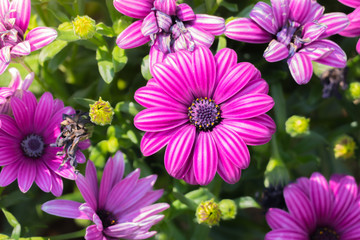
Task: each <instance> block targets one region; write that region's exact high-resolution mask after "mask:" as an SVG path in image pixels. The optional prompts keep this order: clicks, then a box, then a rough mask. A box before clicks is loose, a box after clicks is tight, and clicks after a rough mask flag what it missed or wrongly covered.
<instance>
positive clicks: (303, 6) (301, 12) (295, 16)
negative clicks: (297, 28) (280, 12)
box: [289, 0, 312, 24]
mask: <svg viewBox="0 0 360 240" xmlns="http://www.w3.org/2000/svg"><path fill="white" fill-rule="evenodd" d="M311 2H312V0H292V1H290V6H289V8H290V9H289V10H290V11H289V19H291V20H293V21H295V22H298V23H300V24H304V23H305V22H304V20H307V16H308V14H309V12H310V11H311V6H312V4H311Z"/></svg>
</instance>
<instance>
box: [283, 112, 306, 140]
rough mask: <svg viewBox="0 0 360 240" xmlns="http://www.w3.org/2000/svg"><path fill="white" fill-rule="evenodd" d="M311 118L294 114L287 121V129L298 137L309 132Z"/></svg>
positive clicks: (293, 135)
mask: <svg viewBox="0 0 360 240" xmlns="http://www.w3.org/2000/svg"><path fill="white" fill-rule="evenodd" d="M309 123H310V118H305V117H302V116H297V115H293V116H291V117H290V118H289V119H288V120H286V122H285V130H286V132H287V133H288V134H290V136H292V137H297V136H301V135H306V134H309Z"/></svg>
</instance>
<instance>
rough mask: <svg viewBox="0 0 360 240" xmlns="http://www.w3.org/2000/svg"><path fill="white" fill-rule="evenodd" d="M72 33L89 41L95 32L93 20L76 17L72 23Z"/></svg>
mask: <svg viewBox="0 0 360 240" xmlns="http://www.w3.org/2000/svg"><path fill="white" fill-rule="evenodd" d="M72 24H73V29H74V33H75V35H76V36H78V37H79V38H82V39H90V38H92V37H93V36H94V34H95V32H96V26H95V24H96V23H95V20H94V19H92V18H90V17H89V16H81V17H80V16H77V17H76V18H75V19H74V21H72Z"/></svg>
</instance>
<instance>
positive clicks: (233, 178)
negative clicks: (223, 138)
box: [217, 148, 241, 184]
mask: <svg viewBox="0 0 360 240" xmlns="http://www.w3.org/2000/svg"><path fill="white" fill-rule="evenodd" d="M218 149H219V148H218ZM217 172H218V174H219V175H220V177H221V178H222V179H224V181H225V182H227V183H229V184H235V183H237V182H238V181H239V180H240V177H241V169H240V168H238V167H236V166H235V165H234V164H233V163H232V162H231V161H230V160H228V159H226V158H225V156H223V155H222V154H221V153H219V161H218V166H217Z"/></svg>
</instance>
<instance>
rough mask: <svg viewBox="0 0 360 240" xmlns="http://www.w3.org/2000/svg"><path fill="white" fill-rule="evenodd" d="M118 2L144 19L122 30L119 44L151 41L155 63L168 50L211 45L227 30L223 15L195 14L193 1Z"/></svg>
mask: <svg viewBox="0 0 360 240" xmlns="http://www.w3.org/2000/svg"><path fill="white" fill-rule="evenodd" d="M114 6H115V8H116V9H117V10H118V11H119V12H121V13H123V14H125V15H127V16H130V17H133V18H138V19H141V20H138V21H136V22H134V23H133V24H131V25H130V26H129V27H128V28H126V29H125V30H124V31H123V32H122V33H120V35H119V36H118V38H117V40H116V43H117V45H118V46H119V47H120V48H124V49H128V48H134V47H138V46H140V45H143V44H145V43H147V42H149V41H150V45H151V52H150V58H151V59H155V60H150V61H151V62H152V63H153V64H154V63H156V62H158V61H161V60H162V58H163V57H164V56H163V55H166V54H167V53H172V52H176V51H179V50H189V51H193V50H194V48H195V46H206V47H210V46H211V45H212V43H213V41H214V38H215V37H214V36H215V35H221V34H223V33H224V31H225V21H224V19H223V18H220V17H216V16H211V15H206V14H194V11H193V10H192V9H191V7H190V6H189V5H187V4H185V3H182V4H179V5H177V4H176V0H114ZM159 51H160V52H159ZM153 55H155V56H153ZM159 57H161V58H159ZM158 58H159V59H158Z"/></svg>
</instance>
